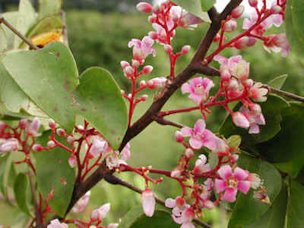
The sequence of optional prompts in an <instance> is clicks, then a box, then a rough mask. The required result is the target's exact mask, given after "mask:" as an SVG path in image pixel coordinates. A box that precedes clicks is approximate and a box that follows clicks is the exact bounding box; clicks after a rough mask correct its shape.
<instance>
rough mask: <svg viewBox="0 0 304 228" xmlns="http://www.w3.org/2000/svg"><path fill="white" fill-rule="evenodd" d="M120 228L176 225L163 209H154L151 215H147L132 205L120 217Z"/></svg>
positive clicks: (167, 227) (172, 227)
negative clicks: (122, 216)
mask: <svg viewBox="0 0 304 228" xmlns="http://www.w3.org/2000/svg"><path fill="white" fill-rule="evenodd" d="M120 224H121V225H120V227H121V228H142V227H145V228H155V227H163V228H177V227H179V225H177V224H176V223H175V222H174V221H173V220H172V218H171V214H170V213H168V212H166V211H163V210H156V211H155V212H154V215H153V217H151V218H150V217H147V216H146V215H145V214H144V213H143V210H142V208H140V207H134V208H133V209H131V210H130V211H129V212H128V213H127V214H126V215H125V216H124V218H123V219H122V222H121V223H120Z"/></svg>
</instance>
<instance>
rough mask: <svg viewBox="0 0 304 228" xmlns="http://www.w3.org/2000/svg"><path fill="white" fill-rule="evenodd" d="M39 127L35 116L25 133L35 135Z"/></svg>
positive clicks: (38, 121)
mask: <svg viewBox="0 0 304 228" xmlns="http://www.w3.org/2000/svg"><path fill="white" fill-rule="evenodd" d="M39 128H40V120H39V119H38V118H37V117H35V118H34V119H33V120H32V122H31V123H30V124H29V125H28V126H27V129H26V131H27V133H29V134H30V135H32V136H37V134H38V130H39Z"/></svg>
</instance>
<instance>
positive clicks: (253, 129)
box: [248, 124, 260, 134]
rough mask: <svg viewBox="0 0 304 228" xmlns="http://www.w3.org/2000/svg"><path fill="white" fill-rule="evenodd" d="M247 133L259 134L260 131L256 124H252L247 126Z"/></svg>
mask: <svg viewBox="0 0 304 228" xmlns="http://www.w3.org/2000/svg"><path fill="white" fill-rule="evenodd" d="M248 133H249V134H259V133H260V127H259V125H257V124H253V125H251V126H250V128H249V132H248Z"/></svg>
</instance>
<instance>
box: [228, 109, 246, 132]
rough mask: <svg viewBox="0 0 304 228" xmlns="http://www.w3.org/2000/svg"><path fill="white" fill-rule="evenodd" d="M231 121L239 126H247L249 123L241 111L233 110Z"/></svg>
mask: <svg viewBox="0 0 304 228" xmlns="http://www.w3.org/2000/svg"><path fill="white" fill-rule="evenodd" d="M231 116H232V121H233V123H234V124H235V125H236V126H238V127H241V128H248V127H249V126H250V123H249V121H248V119H247V118H246V116H245V115H244V114H243V113H241V112H234V113H232V114H231Z"/></svg>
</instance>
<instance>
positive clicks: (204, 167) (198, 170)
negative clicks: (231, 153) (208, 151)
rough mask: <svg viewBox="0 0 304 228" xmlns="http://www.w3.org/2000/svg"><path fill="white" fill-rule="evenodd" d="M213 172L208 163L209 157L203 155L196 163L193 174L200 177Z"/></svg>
mask: <svg viewBox="0 0 304 228" xmlns="http://www.w3.org/2000/svg"><path fill="white" fill-rule="evenodd" d="M210 170H211V167H210V165H209V164H208V163H207V157H206V156H205V155H204V154H201V155H200V156H199V158H198V159H197V160H196V162H195V166H194V169H193V171H192V172H193V174H195V175H200V174H203V173H205V172H208V171H210Z"/></svg>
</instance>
